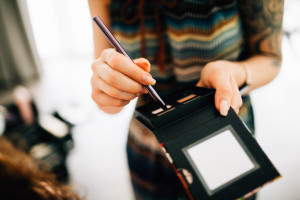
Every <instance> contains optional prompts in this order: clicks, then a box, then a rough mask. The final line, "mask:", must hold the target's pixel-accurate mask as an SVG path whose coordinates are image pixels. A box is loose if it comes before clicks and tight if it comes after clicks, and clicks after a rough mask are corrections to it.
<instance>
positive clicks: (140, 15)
mask: <svg viewBox="0 0 300 200" xmlns="http://www.w3.org/2000/svg"><path fill="white" fill-rule="evenodd" d="M145 1H146V0H139V3H138V5H137V6H138V12H137V15H136V16H135V17H134V18H132V19H128V18H127V17H126V9H127V7H128V6H129V5H130V4H131V3H132V2H133V0H127V1H126V2H125V3H124V4H123V5H122V10H121V18H122V20H123V22H124V23H125V24H132V23H134V22H136V21H138V20H139V21H140V34H141V49H140V52H141V56H142V57H147V55H146V40H145V35H146V27H145V15H144V5H145ZM152 2H153V8H154V14H155V27H156V33H157V39H158V45H159V46H158V51H157V52H156V55H155V61H156V63H157V64H158V66H159V69H160V71H162V72H163V71H164V65H165V61H166V52H165V51H166V46H165V42H164V32H163V30H162V29H163V27H162V24H161V22H160V12H159V2H161V3H162V4H163V5H164V6H166V7H169V8H173V7H175V6H176V5H177V3H178V0H173V2H167V1H166V0H152Z"/></svg>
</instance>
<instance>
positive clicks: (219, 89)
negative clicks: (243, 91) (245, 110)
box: [215, 74, 242, 116]
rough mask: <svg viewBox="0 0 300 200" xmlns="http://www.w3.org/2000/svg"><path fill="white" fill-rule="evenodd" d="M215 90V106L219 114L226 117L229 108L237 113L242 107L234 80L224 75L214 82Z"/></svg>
mask: <svg viewBox="0 0 300 200" xmlns="http://www.w3.org/2000/svg"><path fill="white" fill-rule="evenodd" d="M215 88H216V94H215V105H216V108H217V109H218V110H219V111H220V114H221V115H223V116H226V115H227V114H228V110H229V108H230V107H232V108H233V109H234V110H235V112H236V113H238V111H239V108H240V107H241V106H242V98H241V95H240V93H239V90H238V87H237V84H236V82H235V80H234V78H233V77H231V75H228V74H224V75H223V76H221V77H220V78H219V79H217V80H216V81H215Z"/></svg>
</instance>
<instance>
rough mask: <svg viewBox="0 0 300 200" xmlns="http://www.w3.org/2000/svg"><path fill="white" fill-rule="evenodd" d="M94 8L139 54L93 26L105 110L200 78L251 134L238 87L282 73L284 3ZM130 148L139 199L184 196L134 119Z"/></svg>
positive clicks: (145, 2)
mask: <svg viewBox="0 0 300 200" xmlns="http://www.w3.org/2000/svg"><path fill="white" fill-rule="evenodd" d="M89 7H90V13H91V16H92V17H93V16H95V15H99V16H100V17H101V18H102V20H103V21H104V23H105V24H107V25H109V27H110V29H111V30H112V31H113V33H114V35H115V36H116V38H117V39H118V40H119V42H120V43H121V45H122V46H123V47H124V48H125V50H126V51H127V53H128V55H129V56H130V57H131V58H137V59H135V60H134V64H133V63H132V62H131V61H130V60H128V59H127V58H125V56H123V55H121V54H119V53H118V52H116V51H115V50H114V49H112V48H111V47H110V45H109V43H108V42H107V40H106V39H105V37H104V36H103V34H102V33H100V31H99V30H98V28H97V27H96V26H94V27H93V30H94V44H95V58H97V59H96V60H95V61H94V63H93V64H92V70H93V76H92V78H91V85H92V98H93V100H94V101H95V103H97V104H98V106H99V108H100V109H102V110H103V111H104V112H107V113H118V112H119V111H120V110H122V108H123V107H124V106H125V105H127V104H128V103H129V102H130V100H132V99H134V98H136V97H139V100H138V105H140V104H142V103H145V101H147V99H149V96H147V95H142V94H144V93H147V91H146V90H145V89H143V88H142V85H149V84H151V85H155V86H154V87H155V89H156V90H157V91H158V92H159V93H160V94H161V95H165V94H168V93H170V92H172V91H173V90H175V89H178V87H181V86H184V85H187V84H196V85H197V86H201V87H208V88H214V89H216V94H215V106H216V109H217V110H219V111H220V114H221V115H224V116H226V115H227V112H228V109H229V107H232V108H233V109H234V110H235V111H236V112H237V113H239V115H240V116H241V118H242V119H243V120H244V121H245V123H246V124H247V125H248V127H249V128H250V129H251V130H252V132H254V121H253V113H252V108H251V102H250V98H249V96H244V97H243V99H242V97H241V94H240V92H239V87H240V86H242V85H243V84H245V83H246V84H248V85H249V86H250V90H254V89H256V88H259V87H262V86H264V85H266V84H267V83H269V82H270V81H272V80H273V79H274V78H275V77H276V76H277V74H278V72H279V70H280V65H281V37H282V14H283V1H280V0H267V1H238V0H218V1H206V0H202V1H192V0H182V1H177V0H173V1H170V0H169V1H168V0H153V1H150V0H140V1H138V0H119V1H116V0H111V1H100V0H89ZM141 57H144V58H141ZM145 58H147V59H145ZM150 63H151V74H150ZM127 153H128V162H129V168H130V173H131V178H132V183H133V187H134V191H135V195H136V198H137V199H176V198H180V197H181V196H184V193H183V192H182V189H181V186H180V183H178V180H177V178H176V176H175V174H174V173H173V171H172V169H171V168H170V165H169V164H168V162H167V161H166V159H165V157H164V154H163V153H162V152H161V149H160V147H159V144H158V143H157V141H156V140H155V138H154V136H153V134H152V133H151V132H149V131H148V130H147V129H145V128H144V127H143V126H142V125H140V124H139V123H138V122H137V121H136V120H135V119H134V118H133V119H132V120H131V124H130V130H129V136H128V145H127Z"/></svg>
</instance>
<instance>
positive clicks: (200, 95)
mask: <svg viewBox="0 0 300 200" xmlns="http://www.w3.org/2000/svg"><path fill="white" fill-rule="evenodd" d="M214 93H215V91H214V90H211V89H206V88H199V87H188V88H184V89H183V90H180V91H177V92H176V93H174V94H172V95H170V96H168V97H166V98H164V99H165V102H166V103H167V108H168V109H167V110H163V109H160V108H159V107H158V105H157V104H156V103H155V102H151V103H148V104H145V105H143V106H141V107H138V108H137V109H136V111H135V117H136V118H137V119H138V120H139V121H140V122H141V123H142V124H144V125H145V126H146V127H148V128H149V129H150V130H152V132H153V133H154V135H155V136H156V138H157V140H158V142H159V143H160V144H161V146H162V148H163V150H164V151H165V153H166V157H167V158H168V160H169V161H170V163H171V164H172V166H173V168H174V170H175V171H176V173H177V175H178V178H179V179H180V180H181V182H182V184H183V187H184V188H185V190H186V192H187V195H188V196H189V198H190V199H208V200H212V199H216V200H217V199H220V200H221V199H222V200H224V199H238V198H242V197H244V198H246V197H248V196H251V195H252V194H254V193H255V192H257V191H258V190H259V189H260V188H261V187H262V186H264V185H265V184H267V183H270V182H271V181H273V180H275V179H276V178H279V177H280V174H279V172H278V171H277V170H276V168H275V167H274V165H273V164H272V163H271V162H270V160H269V159H268V157H267V156H266V154H265V153H264V151H263V150H262V148H261V147H260V146H259V144H258V143H257V141H256V140H255V138H254V137H253V136H252V134H251V133H250V131H249V129H248V128H247V127H246V125H245V124H244V123H243V122H242V121H241V119H240V118H239V116H238V115H237V114H236V113H235V112H234V110H233V109H232V108H230V110H229V112H228V115H227V116H226V117H224V116H221V115H220V114H219V112H218V111H217V110H216V109H215V106H214Z"/></svg>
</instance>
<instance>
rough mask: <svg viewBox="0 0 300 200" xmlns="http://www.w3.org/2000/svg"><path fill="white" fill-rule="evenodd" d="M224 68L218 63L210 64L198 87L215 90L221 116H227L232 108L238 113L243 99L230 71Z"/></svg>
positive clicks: (216, 104) (204, 71) (217, 107)
mask: <svg viewBox="0 0 300 200" xmlns="http://www.w3.org/2000/svg"><path fill="white" fill-rule="evenodd" d="M223 67H224V66H220V65H218V63H210V64H208V65H207V66H206V68H205V70H203V71H202V74H201V80H200V81H199V82H198V84H197V86H200V87H208V88H215V89H216V93H215V106H216V109H217V110H219V111H220V114H221V115H223V116H226V115H227V114H228V110H229V108H230V107H232V108H233V109H234V110H235V112H236V113H238V112H239V108H240V107H241V106H242V98H241V95H240V92H239V89H238V86H237V83H236V81H235V79H234V77H233V76H232V73H230V71H226V70H224V68H223Z"/></svg>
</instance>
